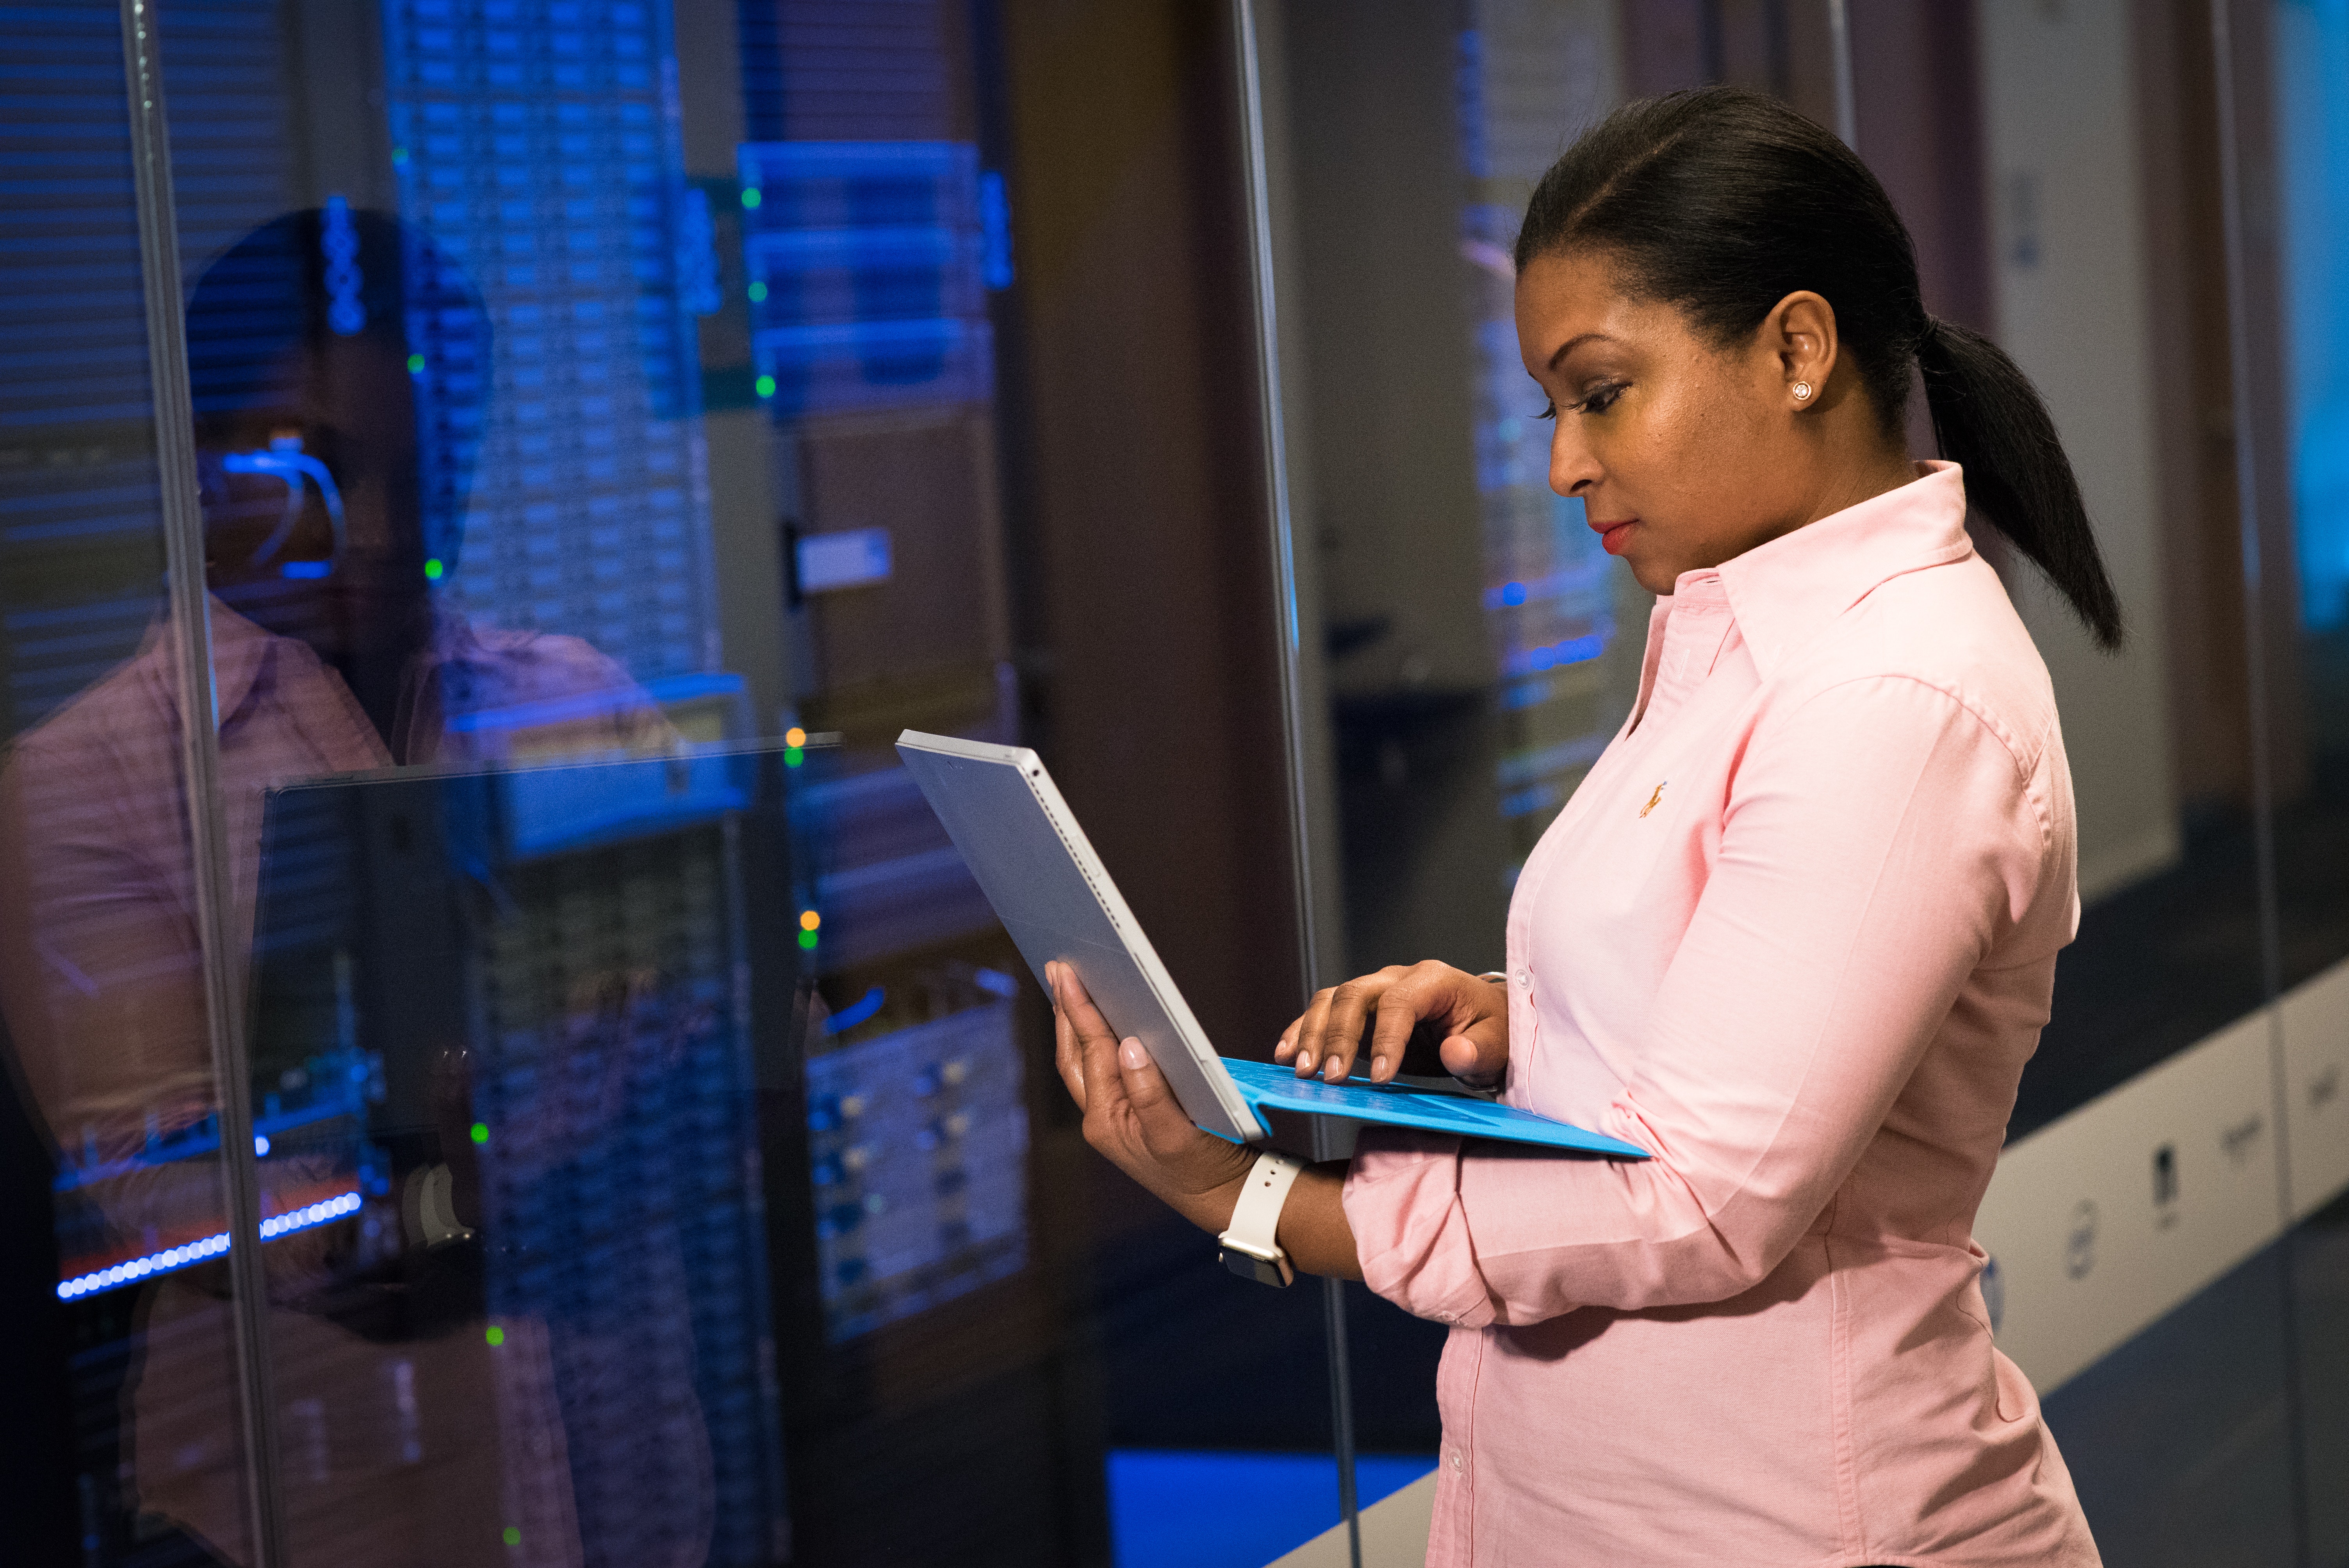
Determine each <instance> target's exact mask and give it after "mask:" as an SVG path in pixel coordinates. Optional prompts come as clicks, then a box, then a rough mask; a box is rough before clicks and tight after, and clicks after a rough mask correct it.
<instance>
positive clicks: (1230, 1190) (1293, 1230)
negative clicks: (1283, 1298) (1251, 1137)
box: [1159, 1161, 1362, 1279]
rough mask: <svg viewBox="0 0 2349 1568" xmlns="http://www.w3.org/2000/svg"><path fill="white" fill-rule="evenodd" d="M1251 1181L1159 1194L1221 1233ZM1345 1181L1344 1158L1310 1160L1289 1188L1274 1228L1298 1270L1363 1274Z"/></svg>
mask: <svg viewBox="0 0 2349 1568" xmlns="http://www.w3.org/2000/svg"><path fill="white" fill-rule="evenodd" d="M1246 1180H1247V1178H1246V1176H1245V1175H1243V1176H1241V1177H1240V1178H1238V1179H1237V1180H1235V1181H1228V1182H1226V1183H1225V1184H1224V1185H1223V1186H1220V1187H1217V1188H1215V1189H1214V1190H1212V1191H1206V1192H1197V1193H1167V1192H1161V1193H1160V1194H1159V1196H1161V1197H1162V1198H1164V1199H1165V1200H1166V1202H1167V1203H1168V1204H1169V1206H1171V1207H1172V1208H1173V1209H1174V1211H1175V1212H1177V1213H1179V1214H1181V1215H1182V1216H1183V1217H1184V1218H1185V1219H1186V1220H1188V1221H1190V1222H1192V1223H1193V1224H1195V1225H1196V1226H1198V1227H1199V1228H1200V1229H1201V1230H1203V1231H1206V1233H1208V1234H1210V1235H1221V1234H1223V1233H1224V1232H1226V1231H1227V1230H1229V1229H1230V1228H1231V1223H1232V1211H1233V1209H1235V1208H1236V1207H1237V1206H1238V1203H1239V1201H1240V1188H1241V1187H1242V1185H1243V1184H1244V1183H1245V1182H1246ZM1345 1185H1346V1166H1345V1162H1344V1161H1330V1163H1327V1164H1322V1165H1309V1166H1307V1167H1306V1168H1305V1169H1304V1170H1303V1171H1299V1172H1298V1176H1297V1182H1296V1185H1294V1186H1292V1187H1290V1188H1289V1190H1288V1202H1285V1203H1283V1204H1282V1205H1281V1210H1280V1225H1279V1228H1278V1230H1277V1231H1276V1232H1275V1233H1274V1234H1275V1236H1276V1238H1277V1239H1278V1241H1279V1243H1280V1247H1281V1250H1282V1251H1283V1252H1285V1253H1288V1262H1289V1264H1290V1266H1291V1267H1293V1268H1295V1269H1296V1270H1297V1272H1298V1273H1299V1274H1335V1275H1336V1276H1337V1277H1338V1278H1340V1279H1360V1278H1361V1277H1362V1264H1361V1259H1360V1258H1359V1257H1357V1256H1356V1255H1355V1252H1354V1231H1353V1227H1352V1226H1350V1225H1349V1224H1347V1223H1346V1209H1345V1205H1344V1204H1343V1202H1340V1194H1341V1193H1342V1192H1343V1191H1345Z"/></svg>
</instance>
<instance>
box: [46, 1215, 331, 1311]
mask: <svg viewBox="0 0 2349 1568" xmlns="http://www.w3.org/2000/svg"><path fill="white" fill-rule="evenodd" d="M358 1210H359V1195H358V1194H357V1192H342V1193H338V1194H336V1196H334V1197H332V1198H321V1199H319V1200H318V1201H317V1202H315V1203H312V1204H310V1205H309V1206H308V1207H307V1208H302V1209H296V1210H295V1211H293V1212H291V1213H286V1214H273V1215H271V1216H270V1217H269V1218H268V1219H266V1220H264V1221H262V1222H261V1239H262V1240H263V1241H264V1242H274V1241H275V1240H276V1239H277V1238H278V1237H280V1236H290V1235H292V1234H293V1233H295V1232H296V1231H306V1230H310V1229H312V1228H313V1227H315V1226H318V1225H328V1224H332V1223H333V1222H336V1220H339V1219H341V1218H342V1217H343V1216H344V1215H346V1214H356V1213H357V1212H358ZM227 1251H228V1233H227V1232H225V1231H222V1232H219V1233H215V1234H212V1235H209V1236H203V1237H200V1238H198V1239H197V1240H195V1241H192V1242H182V1243H180V1244H179V1245H178V1246H176V1247H166V1248H164V1249H163V1250H162V1251H161V1252H160V1253H148V1254H147V1255H146V1256H145V1257H143V1258H126V1259H125V1260H123V1261H122V1262H121V1263H119V1264H115V1265H114V1266H113V1267H111V1268H103V1269H99V1270H98V1272H97V1273H95V1274H78V1275H76V1276H75V1277H74V1278H72V1279H68V1280H61V1281H59V1282H58V1284H57V1299H58V1300H59V1301H78V1300H79V1299H80V1298H81V1297H83V1296H86V1295H98V1293H99V1292H101V1291H109V1290H116V1289H119V1288H120V1287H121V1286H123V1285H126V1284H137V1283H138V1282H139V1281H140V1280H142V1279H152V1278H154V1277H155V1276H156V1275H158V1274H176V1273H178V1272H179V1271H180V1270H181V1269H185V1268H193V1267H194V1266H195V1265H196V1264H200V1263H203V1262H205V1261H206V1260H207V1259H211V1258H216V1257H219V1256H221V1255H222V1254H223V1253H226V1252H227Z"/></svg>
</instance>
